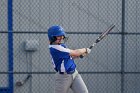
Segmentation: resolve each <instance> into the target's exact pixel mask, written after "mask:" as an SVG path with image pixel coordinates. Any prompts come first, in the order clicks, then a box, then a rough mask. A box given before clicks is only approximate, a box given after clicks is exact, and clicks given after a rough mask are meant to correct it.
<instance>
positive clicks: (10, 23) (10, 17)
mask: <svg viewBox="0 0 140 93" xmlns="http://www.w3.org/2000/svg"><path fill="white" fill-rule="evenodd" d="M12 3H13V0H8V64H9V65H8V76H9V78H8V79H9V80H8V81H9V86H8V87H9V93H13V14H12V12H13V11H12Z"/></svg>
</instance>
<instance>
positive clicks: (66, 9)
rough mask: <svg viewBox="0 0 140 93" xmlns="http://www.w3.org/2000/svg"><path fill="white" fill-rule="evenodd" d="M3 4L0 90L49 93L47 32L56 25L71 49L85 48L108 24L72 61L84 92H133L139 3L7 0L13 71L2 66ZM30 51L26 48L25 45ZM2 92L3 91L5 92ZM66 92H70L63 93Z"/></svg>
mask: <svg viewBox="0 0 140 93" xmlns="http://www.w3.org/2000/svg"><path fill="white" fill-rule="evenodd" d="M7 2H8V0H1V2H0V11H1V12H0V16H1V17H0V20H1V21H0V24H1V26H0V64H1V65H0V92H1V91H2V89H3V90H4V89H5V88H6V87H7V86H8V85H9V80H10V79H11V78H10V77H9V73H13V77H14V78H13V81H14V82H13V84H12V85H13V91H12V92H2V93H53V91H54V74H55V71H54V69H53V66H52V64H51V59H50V55H49V51H48V37H47V29H48V28H49V27H50V26H52V25H61V26H62V27H63V28H64V29H65V31H66V32H67V36H68V37H69V39H68V41H67V42H66V44H67V45H68V46H69V48H71V49H77V48H83V47H89V46H90V45H91V44H92V43H93V42H94V40H95V39H96V38H97V37H98V36H99V34H101V32H103V31H105V30H106V29H107V28H108V27H109V26H110V25H111V24H115V28H114V29H113V31H112V32H111V33H109V35H108V36H107V38H106V39H104V40H103V41H101V42H100V43H99V44H97V46H95V47H94V48H93V50H92V52H91V54H89V55H88V56H87V57H85V58H83V59H78V60H75V61H76V64H77V70H78V71H79V73H80V74H81V76H82V77H83V80H84V81H85V83H86V85H87V88H88V90H89V93H139V92H140V89H139V86H140V82H139V81H140V68H139V65H140V63H139V60H140V58H139V56H140V53H139V51H140V48H139V46H140V43H139V42H140V31H139V29H140V27H139V24H140V21H139V19H140V17H139V15H140V6H139V5H140V1H139V0H13V3H12V4H13V8H12V9H13V11H12V13H13V41H12V42H13V58H14V59H13V71H12V72H9V70H8V69H9V67H10V65H9V64H10V63H8V58H9V56H8V53H9V52H8V29H7V27H8V23H7V21H8V18H7V15H8V14H7V11H8V9H7V7H8V4H7ZM28 42H29V43H31V42H32V43H33V44H35V48H33V49H31V51H30V50H27V49H26V44H27V43H28ZM5 91H6V89H5ZM69 93H73V92H72V90H69Z"/></svg>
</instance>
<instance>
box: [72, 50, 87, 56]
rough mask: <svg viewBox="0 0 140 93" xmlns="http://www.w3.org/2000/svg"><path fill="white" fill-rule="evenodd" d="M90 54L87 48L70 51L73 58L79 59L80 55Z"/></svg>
mask: <svg viewBox="0 0 140 93" xmlns="http://www.w3.org/2000/svg"><path fill="white" fill-rule="evenodd" d="M88 53H89V51H88V50H87V48H82V49H75V50H70V56H72V57H79V56H80V55H86V54H88Z"/></svg>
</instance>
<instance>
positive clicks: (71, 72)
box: [59, 70, 75, 74]
mask: <svg viewBox="0 0 140 93" xmlns="http://www.w3.org/2000/svg"><path fill="white" fill-rule="evenodd" d="M74 72H75V70H72V71H70V72H59V74H73V73H74Z"/></svg>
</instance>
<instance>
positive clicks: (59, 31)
mask: <svg viewBox="0 0 140 93" xmlns="http://www.w3.org/2000/svg"><path fill="white" fill-rule="evenodd" d="M65 35H66V33H65V31H64V29H63V28H62V27H61V26H58V25H54V26H51V27H50V28H49V29H48V38H49V40H50V41H51V42H54V41H55V40H56V38H55V37H56V36H64V37H65Z"/></svg>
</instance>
